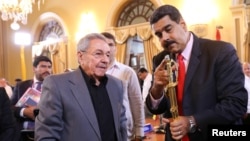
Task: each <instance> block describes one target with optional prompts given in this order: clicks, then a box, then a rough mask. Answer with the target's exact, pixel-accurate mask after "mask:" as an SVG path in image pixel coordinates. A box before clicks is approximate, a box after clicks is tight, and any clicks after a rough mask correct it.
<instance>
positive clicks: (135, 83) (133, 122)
mask: <svg viewBox="0 0 250 141" xmlns="http://www.w3.org/2000/svg"><path fill="white" fill-rule="evenodd" d="M102 35H104V36H105V37H106V39H107V42H108V44H109V46H110V65H109V69H108V71H107V72H106V73H107V74H110V75H113V76H115V77H117V78H119V79H120V80H122V81H123V85H124V91H125V93H124V96H123V98H124V99H123V101H124V106H125V107H126V117H127V129H128V137H129V138H128V140H134V139H135V141H137V140H142V138H143V137H144V128H143V127H144V124H145V115H144V107H143V106H144V104H143V100H142V95H141V89H140V84H139V80H138V78H137V75H136V72H135V71H134V70H133V69H132V68H130V67H129V66H127V65H124V64H122V63H119V62H117V61H116V60H115V55H116V46H115V38H114V36H113V35H112V34H110V33H108V32H103V33H102Z"/></svg>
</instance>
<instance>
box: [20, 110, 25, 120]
mask: <svg viewBox="0 0 250 141" xmlns="http://www.w3.org/2000/svg"><path fill="white" fill-rule="evenodd" d="M24 110H25V108H22V109H21V110H20V116H21V117H24V118H25V116H24V115H23V113H24Z"/></svg>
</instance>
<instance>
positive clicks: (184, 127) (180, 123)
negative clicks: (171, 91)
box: [162, 116, 190, 140]
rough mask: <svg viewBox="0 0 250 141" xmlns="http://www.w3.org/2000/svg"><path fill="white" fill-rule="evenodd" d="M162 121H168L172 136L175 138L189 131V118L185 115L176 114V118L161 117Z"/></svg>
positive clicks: (180, 137)
mask: <svg viewBox="0 0 250 141" xmlns="http://www.w3.org/2000/svg"><path fill="white" fill-rule="evenodd" d="M162 122H163V123H170V131H171V134H172V138H173V139H175V140H180V139H182V138H183V137H184V136H185V135H186V134H187V133H188V131H189V126H190V124H189V119H188V117H185V116H178V118H176V119H166V118H163V119H162Z"/></svg>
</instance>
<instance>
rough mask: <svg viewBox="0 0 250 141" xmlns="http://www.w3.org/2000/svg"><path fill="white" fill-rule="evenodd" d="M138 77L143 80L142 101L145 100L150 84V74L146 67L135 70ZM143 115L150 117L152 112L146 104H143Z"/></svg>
mask: <svg viewBox="0 0 250 141" xmlns="http://www.w3.org/2000/svg"><path fill="white" fill-rule="evenodd" d="M137 75H138V78H139V79H140V80H141V81H143V85H142V99H143V103H145V101H146V97H147V95H148V92H149V89H150V87H151V84H152V74H151V73H149V72H148V70H147V69H146V68H140V69H139V70H138V72H137ZM144 111H145V117H151V118H152V116H153V114H152V113H151V112H150V111H149V110H148V108H147V106H146V104H145V105H144Z"/></svg>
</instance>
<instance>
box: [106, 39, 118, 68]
mask: <svg viewBox="0 0 250 141" xmlns="http://www.w3.org/2000/svg"><path fill="white" fill-rule="evenodd" d="M106 39H107V43H108V45H109V47H110V63H112V62H114V60H115V56H116V46H115V42H114V40H112V39H108V38H106Z"/></svg>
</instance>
